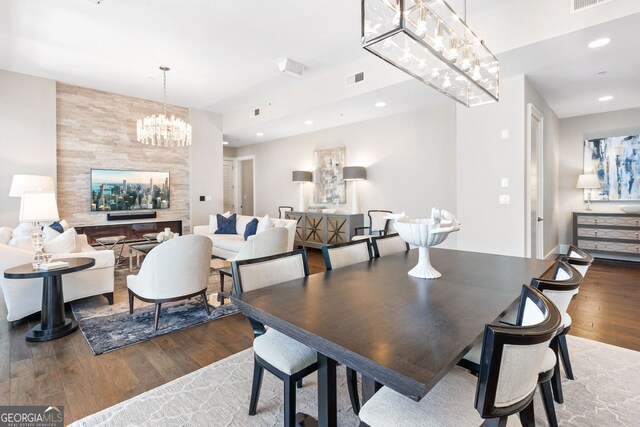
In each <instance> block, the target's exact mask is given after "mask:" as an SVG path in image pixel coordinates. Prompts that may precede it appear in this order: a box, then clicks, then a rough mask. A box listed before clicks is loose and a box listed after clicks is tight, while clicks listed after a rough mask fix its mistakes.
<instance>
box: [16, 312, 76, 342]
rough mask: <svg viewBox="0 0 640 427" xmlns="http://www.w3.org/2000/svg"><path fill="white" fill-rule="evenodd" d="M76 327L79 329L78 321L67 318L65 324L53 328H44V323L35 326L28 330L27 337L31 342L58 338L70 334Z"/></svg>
mask: <svg viewBox="0 0 640 427" xmlns="http://www.w3.org/2000/svg"><path fill="white" fill-rule="evenodd" d="M76 329H78V323H77V322H76V321H75V320H71V319H69V318H66V319H65V321H64V324H63V325H60V326H56V327H54V328H51V329H43V328H42V324H39V325H36V326H34V327H33V328H32V329H31V330H30V331H29V332H27V335H26V336H25V339H26V340H27V341H30V342H43V341H49V340H55V339H56V338H61V337H64V336H65V335H69V334H70V333H72V332H74V331H75V330H76Z"/></svg>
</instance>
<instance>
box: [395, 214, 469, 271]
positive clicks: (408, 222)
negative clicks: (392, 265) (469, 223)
mask: <svg viewBox="0 0 640 427" xmlns="http://www.w3.org/2000/svg"><path fill="white" fill-rule="evenodd" d="M447 214H448V212H447ZM448 216H449V217H450V218H451V219H450V220H442V221H440V220H438V219H409V218H402V219H398V220H397V221H396V223H395V227H396V230H397V231H398V234H399V235H400V237H401V238H402V240H404V241H405V242H407V243H409V244H410V245H414V246H417V247H418V251H419V252H418V264H417V265H416V266H415V267H413V268H412V269H411V270H410V271H409V275H410V276H413V277H418V278H421V279H437V278H438V277H442V274H441V273H440V272H439V271H438V270H436V269H435V268H434V267H433V266H432V265H431V259H430V257H429V248H430V247H431V246H436V245H439V244H440V243H442V242H444V240H445V239H446V238H447V236H448V235H449V233H452V232H454V231H458V230H460V224H459V223H458V222H457V221H456V220H455V218H453V217H452V216H450V214H448ZM434 217H435V215H434Z"/></svg>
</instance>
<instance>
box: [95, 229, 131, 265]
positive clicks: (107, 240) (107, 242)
mask: <svg viewBox="0 0 640 427" xmlns="http://www.w3.org/2000/svg"><path fill="white" fill-rule="evenodd" d="M126 238H127V236H106V237H98V238H97V239H96V242H98V243H100V245H101V246H102V247H103V248H105V249H108V250H112V251H113V252H114V254H115V247H116V246H118V245H122V246H120V252H119V253H117V254H116V264H117V265H120V264H122V263H123V262H124V257H123V256H122V251H123V250H124V243H125V242H124V241H125V239H126Z"/></svg>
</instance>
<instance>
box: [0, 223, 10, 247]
mask: <svg viewBox="0 0 640 427" xmlns="http://www.w3.org/2000/svg"><path fill="white" fill-rule="evenodd" d="M12 235H13V229H11V228H9V227H0V243H1V244H3V245H7V244H9V241H10V240H11V236H12Z"/></svg>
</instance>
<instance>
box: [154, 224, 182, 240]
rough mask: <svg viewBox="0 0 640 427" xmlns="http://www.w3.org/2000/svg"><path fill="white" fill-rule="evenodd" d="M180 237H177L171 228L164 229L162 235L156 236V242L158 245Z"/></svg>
mask: <svg viewBox="0 0 640 427" xmlns="http://www.w3.org/2000/svg"><path fill="white" fill-rule="evenodd" d="M178 236H179V234H178V235H176V233H174V232H173V231H171V229H170V228H169V227H167V228H165V229H164V231H161V232H160V233H158V235H157V236H156V240H157V241H158V243H162V242H166V241H167V240H170V239H173V238H174V237H178Z"/></svg>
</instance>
